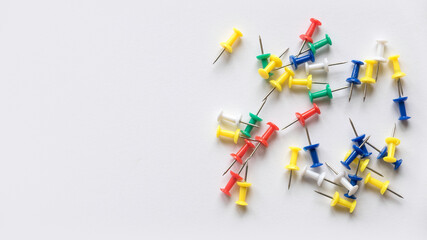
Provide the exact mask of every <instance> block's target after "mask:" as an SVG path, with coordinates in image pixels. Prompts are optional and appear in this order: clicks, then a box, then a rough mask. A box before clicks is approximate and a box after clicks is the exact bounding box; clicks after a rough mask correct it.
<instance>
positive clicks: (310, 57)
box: [273, 51, 314, 71]
mask: <svg viewBox="0 0 427 240" xmlns="http://www.w3.org/2000/svg"><path fill="white" fill-rule="evenodd" d="M308 61H311V62H314V55H313V53H312V52H311V51H310V52H308V54H307V55H304V56H302V57H298V56H296V57H295V56H294V55H291V56H289V62H291V63H289V64H286V65H285V66H282V67H278V68H275V69H273V71H276V70H279V69H282V68H285V67H288V66H291V65H292V68H293V69H294V70H297V69H298V66H299V65H301V64H303V63H306V62H308Z"/></svg>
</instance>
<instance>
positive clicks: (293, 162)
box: [285, 147, 301, 190]
mask: <svg viewBox="0 0 427 240" xmlns="http://www.w3.org/2000/svg"><path fill="white" fill-rule="evenodd" d="M289 148H290V149H291V151H292V154H291V160H290V162H289V164H288V165H286V167H285V168H286V169H288V170H290V171H291V173H290V174H289V183H288V190H289V188H290V187H291V181H292V172H293V170H296V171H298V170H299V167H298V166H297V159H298V152H299V151H301V148H299V147H289Z"/></svg>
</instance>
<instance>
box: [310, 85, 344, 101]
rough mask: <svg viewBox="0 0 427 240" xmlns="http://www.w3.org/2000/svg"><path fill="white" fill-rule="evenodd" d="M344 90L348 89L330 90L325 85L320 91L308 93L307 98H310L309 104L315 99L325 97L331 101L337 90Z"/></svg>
mask: <svg viewBox="0 0 427 240" xmlns="http://www.w3.org/2000/svg"><path fill="white" fill-rule="evenodd" d="M346 88H349V86H347V87H343V88H338V89H335V90H331V87H330V86H329V84H327V85H326V88H325V89H324V90H320V91H317V92H311V91H308V96H309V97H310V101H311V102H313V100H314V99H316V98H321V97H326V96H327V97H328V98H329V99H332V98H333V96H332V93H333V92H336V91H339V90H343V89H346Z"/></svg>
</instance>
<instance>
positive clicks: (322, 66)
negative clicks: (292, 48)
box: [305, 58, 347, 75]
mask: <svg viewBox="0 0 427 240" xmlns="http://www.w3.org/2000/svg"><path fill="white" fill-rule="evenodd" d="M344 63H347V62H338V63H331V64H329V63H328V59H327V58H325V59H323V62H319V63H312V64H308V62H306V63H305V73H307V75H310V71H314V70H323V71H324V72H329V67H331V66H335V65H341V64H344Z"/></svg>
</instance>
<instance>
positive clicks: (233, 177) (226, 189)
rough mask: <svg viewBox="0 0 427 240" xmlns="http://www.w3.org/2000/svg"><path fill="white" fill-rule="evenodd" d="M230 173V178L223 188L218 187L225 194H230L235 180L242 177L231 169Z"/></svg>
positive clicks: (239, 179)
mask: <svg viewBox="0 0 427 240" xmlns="http://www.w3.org/2000/svg"><path fill="white" fill-rule="evenodd" d="M230 174H231V178H230V180H228V183H227V185H226V186H225V187H224V188H220V190H221V191H222V192H223V193H225V194H226V195H227V196H231V194H230V190H231V188H232V187H233V186H234V184H235V183H236V182H237V181H241V180H242V179H243V178H242V177H241V176H240V175H239V174H238V173H235V172H233V171H230Z"/></svg>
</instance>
